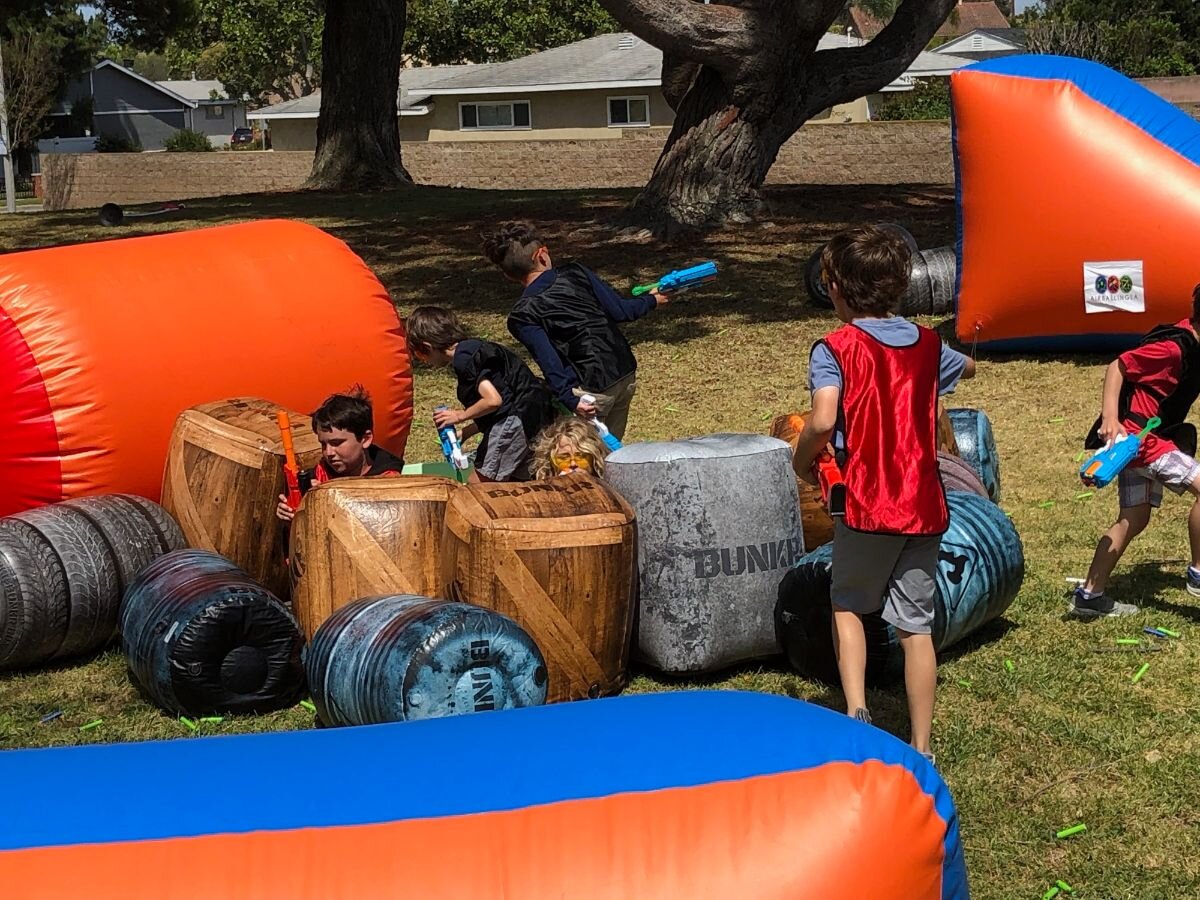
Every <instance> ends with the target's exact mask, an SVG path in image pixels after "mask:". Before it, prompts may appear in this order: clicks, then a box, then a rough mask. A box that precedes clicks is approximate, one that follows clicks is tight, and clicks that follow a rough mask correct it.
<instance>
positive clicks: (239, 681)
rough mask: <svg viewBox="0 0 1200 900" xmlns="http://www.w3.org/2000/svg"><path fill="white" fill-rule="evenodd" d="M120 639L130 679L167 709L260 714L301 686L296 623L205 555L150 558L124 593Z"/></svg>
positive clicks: (273, 600)
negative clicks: (146, 566)
mask: <svg viewBox="0 0 1200 900" xmlns="http://www.w3.org/2000/svg"><path fill="white" fill-rule="evenodd" d="M121 638H122V643H123V644H124V647H125V655H126V656H127V657H128V659H129V668H130V670H131V671H132V672H133V676H134V679H135V680H136V681H137V683H138V684H139V685H140V686H141V687H142V689H143V690H144V691H145V692H146V694H147V695H148V696H149V697H150V698H151V699H152V700H153V701H154V702H155V703H157V704H158V705H159V706H160V707H162V708H163V709H165V710H167V711H168V712H172V713H179V714H185V715H204V714H207V713H238V712H259V713H261V712H268V711H270V710H274V709H284V708H286V707H289V706H294V705H295V704H296V703H297V702H298V701H299V700H300V697H301V696H302V695H303V692H304V670H303V667H302V665H301V661H300V650H301V647H302V646H303V643H304V639H303V638H302V637H301V635H300V627H299V625H297V624H296V620H295V619H294V618H292V614H291V613H289V612H288V611H287V609H286V608H285V607H284V605H283V603H281V602H280V600H279V599H278V598H277V597H275V596H274V595H273V594H271V593H270V592H269V591H267V590H266V589H265V588H263V587H262V585H260V584H257V583H256V582H255V581H254V580H253V579H251V578H250V577H249V576H248V575H247V574H246V573H245V572H243V571H242V570H241V569H239V568H238V567H237V566H235V565H234V564H233V563H231V562H230V561H229V560H227V559H224V558H223V557H221V556H218V555H217V554H215V553H208V552H206V551H203V550H179V551H176V552H174V553H168V554H166V555H165V556H162V557H160V558H159V559H157V560H155V561H154V562H153V563H152V564H151V565H150V566H149V567H148V568H147V569H146V570H145V571H144V572H142V574H141V575H140V576H139V577H138V579H137V580H136V581H135V582H134V583H133V584H132V585H130V587H129V590H128V591H126V592H125V598H124V600H123V601H122V603H121Z"/></svg>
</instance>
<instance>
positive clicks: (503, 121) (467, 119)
mask: <svg viewBox="0 0 1200 900" xmlns="http://www.w3.org/2000/svg"><path fill="white" fill-rule="evenodd" d="M458 124H459V127H460V128H462V130H463V131H503V130H505V129H509V128H528V127H529V101H528V100H506V101H504V102H503V103H460V104H459V105H458Z"/></svg>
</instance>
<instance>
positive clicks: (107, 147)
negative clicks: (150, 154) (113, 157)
mask: <svg viewBox="0 0 1200 900" xmlns="http://www.w3.org/2000/svg"><path fill="white" fill-rule="evenodd" d="M96 152H97V153H141V152H142V145H141V144H139V143H138V142H137V141H134V140H131V139H130V138H127V137H118V136H115V135H111V134H101V135H97V136H96Z"/></svg>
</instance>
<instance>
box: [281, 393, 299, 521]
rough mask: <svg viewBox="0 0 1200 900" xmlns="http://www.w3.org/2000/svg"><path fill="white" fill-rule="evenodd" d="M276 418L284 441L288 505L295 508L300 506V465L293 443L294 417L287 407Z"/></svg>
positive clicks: (284, 467)
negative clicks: (290, 414) (297, 461)
mask: <svg viewBox="0 0 1200 900" xmlns="http://www.w3.org/2000/svg"><path fill="white" fill-rule="evenodd" d="M275 419H276V421H277V422H278V423H279V438H280V440H281V441H282V442H283V455H284V460H285V461H284V464H283V475H284V477H285V478H286V479H287V489H288V494H287V498H288V501H287V502H288V506H290V507H291V508H292V509H293V510H295V509H299V507H300V467H299V466H298V465H297V464H296V447H295V445H294V444H293V443H292V418H291V416H289V415H288V412H287V410H286V409H281V410H278V411H277V412H276V413H275Z"/></svg>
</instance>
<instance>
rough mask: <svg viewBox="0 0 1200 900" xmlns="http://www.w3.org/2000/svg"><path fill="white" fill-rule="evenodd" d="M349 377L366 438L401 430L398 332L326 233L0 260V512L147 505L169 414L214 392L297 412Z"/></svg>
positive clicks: (401, 343) (117, 244) (147, 243)
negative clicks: (369, 418) (72, 504)
mask: <svg viewBox="0 0 1200 900" xmlns="http://www.w3.org/2000/svg"><path fill="white" fill-rule="evenodd" d="M356 382H359V383H362V384H363V385H364V386H365V387H366V388H367V390H368V391H369V392H370V393H371V398H372V401H373V404H374V408H375V436H376V439H377V440H378V441H379V442H380V443H381V444H382V445H383V446H385V447H387V448H388V449H389V450H391V451H392V452H393V453H396V454H403V452H404V447H405V443H406V442H407V439H408V429H409V425H410V424H411V421H412V373H411V367H410V365H409V359H408V350H407V348H406V346H405V339H404V331H403V328H402V326H401V324H400V320H399V318H398V317H397V315H396V310H395V307H394V306H393V305H392V302H391V299H390V298H389V297H388V293H387V290H386V289H385V288H384V287H383V285H381V284H380V283H379V280H378V279H377V278H376V277H375V276H374V275H373V274H372V273H371V271H370V269H368V268H367V266H366V265H365V264H364V263H363V262H362V260H361V259H359V258H358V257H357V256H355V255H354V253H353V252H351V251H350V249H349V248H347V247H346V245H345V244H343V243H342V242H341V241H339V240H337V239H335V238H333V237H331V236H330V235H328V234H325V233H324V232H322V231H320V230H319V229H316V228H313V227H312V226H310V225H304V224H302V223H299V222H286V221H261V222H251V223H248V224H243V225H228V226H222V227H218V228H203V229H198V230H195V231H188V232H180V233H176V234H163V235H155V236H152V237H139V238H127V239H123V240H115V241H105V242H102V243H93V244H78V245H74V246H69V247H56V248H52V249H47V250H32V251H27V252H22V253H10V254H7V255H4V256H0V433H2V434H5V435H7V437H6V439H5V440H4V441H3V442H2V443H0V472H3V473H4V480H5V485H4V490H3V491H2V492H0V515H4V514H8V513H15V512H19V511H21V510H24V509H30V508H33V507H36V506H41V505H43V504H47V503H54V502H57V501H59V500H65V499H71V498H75V497H81V496H86V495H89V494H100V493H113V492H127V493H132V494H138V495H141V496H144V497H148V498H150V499H152V500H157V499H158V498H159V496H160V494H159V491H160V488H161V483H162V477H163V464H164V462H165V460H166V456H167V445H168V443H169V441H170V436H171V429H172V427H173V426H174V424H175V420H176V418H178V416H179V414H180V413H182V412H183V411H184V410H185V409H188V408H189V407H192V406H195V405H196V404H199V403H209V402H212V401H214V400H219V399H221V398H223V397H244V396H257V397H264V398H267V399H269V400H270V401H271V402H273V403H278V404H280V405H281V406H283V407H285V408H288V409H297V410H302V411H305V412H309V411H311V410H314V409H316V408H317V406H318V405H320V403H321V401H322V400H323V399H325V397H327V396H328V395H329V394H331V393H334V392H335V391H339V390H344V389H345V388H347V387H349V386H350V385H351V384H354V383H356Z"/></svg>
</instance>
